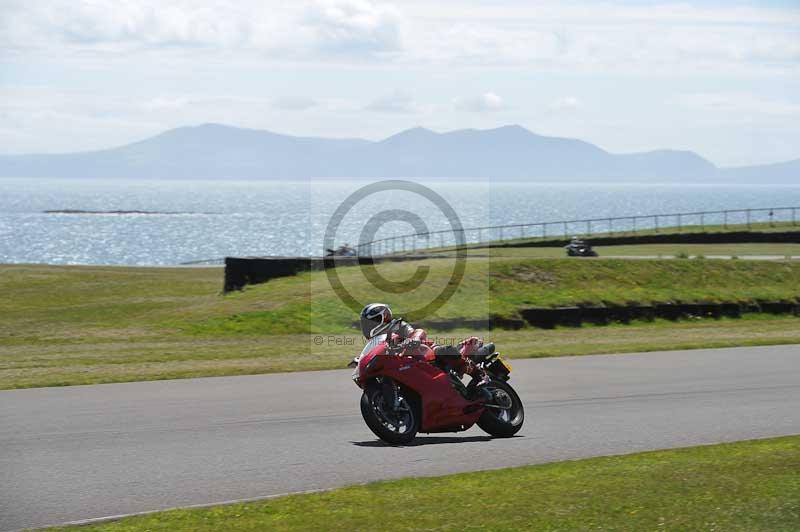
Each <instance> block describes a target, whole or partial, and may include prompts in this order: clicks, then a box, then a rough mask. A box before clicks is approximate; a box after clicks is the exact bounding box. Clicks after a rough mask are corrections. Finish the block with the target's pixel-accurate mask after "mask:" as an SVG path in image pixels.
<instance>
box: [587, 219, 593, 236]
mask: <svg viewBox="0 0 800 532" xmlns="http://www.w3.org/2000/svg"><path fill="white" fill-rule="evenodd" d="M586 236H592V221H591V220H586Z"/></svg>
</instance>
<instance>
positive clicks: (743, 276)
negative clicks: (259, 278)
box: [0, 257, 800, 389]
mask: <svg viewBox="0 0 800 532" xmlns="http://www.w3.org/2000/svg"><path fill="white" fill-rule="evenodd" d="M425 263H426V264H427V265H428V266H430V268H431V270H430V277H429V279H428V281H426V283H425V285H424V286H423V288H422V289H417V290H413V291H411V292H409V293H408V294H400V295H398V294H385V293H383V292H379V291H377V290H375V289H374V288H372V287H371V286H370V285H369V284H368V283H366V281H364V279H363V276H362V274H361V272H360V270H359V269H358V268H353V267H351V268H342V269H340V275H341V278H342V280H343V282H344V283H345V285H346V286H348V287H349V288H351V291H352V292H353V293H354V294H355V295H356V297H358V298H360V299H362V300H373V299H374V300H385V301H387V302H389V303H391V304H392V305H393V306H394V307H395V309H396V310H397V311H398V312H399V313H401V314H402V313H405V311H407V310H408V309H409V308H411V307H413V306H417V305H420V304H422V303H424V302H426V301H428V300H429V299H430V297H431V296H430V291H438V290H439V289H441V288H442V286H444V284H445V283H446V282H447V281H448V280H449V276H450V267H451V264H450V262H449V261H447V260H430V261H425ZM415 267H416V264H415V263H403V264H398V263H394V264H385V265H381V266H380V267H379V269H380V271H381V272H382V273H383V274H385V275H386V276H387V277H391V278H394V279H402V278H405V277H408V274H409V272H410V271H412V270H413V268H415ZM221 283H222V270H221V269H220V268H171V269H170V268H116V267H57V266H0V291H2V293H3V294H5V297H4V298H2V299H0V316H2V319H1V320H0V389H3V388H22V387H35V386H58V385H71V384H93V383H101V382H121V381H135V380H152V379H166V378H185V377H199V376H215V375H236V374H252V373H264V372H276V371H302V370H312V369H328V368H338V367H342V364H344V363H345V362H346V361H347V360H348V359H349V358H350V357H351V356H352V355H353V354H354V352H357V351H358V350H360V347H359V342H360V340H359V339H358V336H357V334H356V331H355V330H354V329H353V328H352V326H351V324H352V322H353V321H354V320H355V319H356V315H355V314H354V313H353V312H352V311H351V310H350V309H348V308H347V307H345V305H344V304H343V303H341V302H340V301H339V299H338V298H337V297H336V295H335V294H334V293H333V292H332V290H331V288H330V285H329V283H328V281H327V278H326V277H325V274H324V273H323V272H314V273H307V274H303V275H299V276H297V277H290V278H283V279H276V280H273V281H270V282H269V283H266V284H263V285H258V286H253V287H248V289H246V290H244V291H243V292H239V293H234V294H230V295H227V296H223V295H221V293H220V292H221V290H220V289H221ZM799 296H800V263H796V262H746V261H731V260H729V261H710V260H709V261H696V260H690V261H655V260H654V261H623V260H604V261H584V260H567V259H542V260H534V259H524V258H513V257H510V258H502V259H488V258H472V259H470V260H469V261H468V265H467V273H466V276H465V278H464V281H463V282H462V284H461V285H460V286H459V288H458V291H457V292H456V294H455V296H454V297H453V298H452V299H451V300H450V301H449V302H448V304H447V305H445V306H444V307H443V308H442V309H440V310H439V312H437V313H436V315H435V316H430V317H428V318H429V319H431V318H456V317H465V318H485V317H486V316H488V315H489V314H490V313H491V314H500V315H506V316H514V315H515V314H516V313H517V310H518V308H519V307H521V306H526V305H545V306H558V305H571V304H623V303H626V302H632V301H636V302H656V301H699V300H703V301H717V300H725V301H753V300H757V299H768V300H775V299H794V298H797V297H799ZM425 321H426V320H421V321H420V325H423V326H424V325H425ZM798 323H800V320H798V318H794V317H769V318H767V317H760V316H759V317H748V318H743V319H741V320H719V321H714V320H707V321H691V322H678V323H670V322H655V323H642V324H635V325H631V326H608V327H603V328H602V329H601V328H597V327H584V328H581V329H556V330H553V331H543V330H537V329H533V328H525V329H523V330H521V331H492V332H488V331H484V332H480V331H479V333H480V334H482V335H484V336H486V337H487V338H490V339H493V340H495V341H497V343H498V345H499V347H500V348H501V350H502V351H503V352H504V353H506V354H508V355H510V356H511V357H516V358H522V357H539V356H555V355H577V354H592V353H612V352H625V351H648V350H661V349H682V348H687V349H688V348H697V347H716V346H732V345H768V344H779V343H800V327H798ZM434 332H435V331H434ZM468 332H472V331H460V332H459V333H452V334H451V333H447V334H446V335H445V336H448V337H453V336H458V335H461V336H464V335H465V334H467V333H468ZM318 334H320V335H329V334H332V335H338V336H337V337H339V338H347V339H349V340H350V341H351V343H350V345H336V344H335V343H330V342H328V340H327V339H326V340H324V341H323V343H322V345H318V344H316V343H315V342H314V341H313V339H314V336H315V335H318Z"/></svg>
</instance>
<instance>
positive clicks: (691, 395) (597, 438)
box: [0, 345, 800, 530]
mask: <svg viewBox="0 0 800 532" xmlns="http://www.w3.org/2000/svg"><path fill="white" fill-rule="evenodd" d="M346 362H347V357H346V356H345V355H343V359H342V363H343V364H345V363H346ZM513 366H514V372H513V373H512V379H511V384H512V385H513V386H515V387H516V389H517V390H518V391H519V393H520V396H521V397H522V400H523V402H524V404H525V408H526V421H525V426H524V427H523V429H522V431H521V432H520V435H519V436H518V437H515V438H512V439H507V440H501V439H496V440H492V439H490V438H488V437H487V436H486V435H485V434H484V433H483V432H481V431H480V429H478V428H473V429H471V430H469V431H467V432H465V433H460V434H444V435H430V436H425V435H422V436H420V437H419V438H418V439H417V440H416V445H412V446H408V447H389V446H385V445H383V444H381V443H379V442H378V441H376V439H375V437H374V436H373V435H372V433H371V432H370V431H369V430H368V429H367V427H366V426H365V425H364V422H363V421H362V419H361V414H360V412H359V409H358V400H359V394H360V391H359V390H358V389H357V388H356V387H355V386H354V385H353V384H352V382H351V380H350V371H348V370H342V371H321V372H313V373H294V374H276V375H256V376H245V377H220V378H209V379H193V380H175V381H159V382H140V383H130V384H106V385H98V386H74V387H66V388H41V389H30V390H13V391H2V392H0V530H13V529H20V528H24V527H38V526H44V525H50V524H58V523H64V522H69V521H76V520H84V519H91V518H99V517H105V516H112V515H119V514H127V513H133V512H142V511H151V510H158V509H164V508H170V507H176V506H187V505H197V504H206V503H214V502H223V501H231V500H236V499H245V498H253V497H263V496H269V495H276V494H282V493H289V492H297V491H304V490H312V489H321V488H331V487H335V486H343V485H347V484H354V483H362V482H368V481H372V480H378V479H388V478H398V477H407V476H414V475H442V474H446V473H455V472H460V471H469V470H475V469H490V468H499V467H506V466H515V465H522V464H530V463H537V462H547V461H555V460H565V459H573V458H581V457H589V456H596V455H608V454H620V453H629V452H634V451H642V450H648V449H660V448H666V447H680V446H689V445H696V444H705V443H714V442H721V441H731V440H742V439H749V438H761V437H768V436H777V435H786V434H798V433H800V346H796V345H794V346H778V347H755V348H735V349H716V350H694V351H674V352H660V353H647V354H634V355H609V356H584V357H565V358H550V359H539V360H518V361H514V362H513Z"/></svg>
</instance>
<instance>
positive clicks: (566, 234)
mask: <svg viewBox="0 0 800 532" xmlns="http://www.w3.org/2000/svg"><path fill="white" fill-rule="evenodd" d="M564 238H565V239H567V238H569V229H567V222H564Z"/></svg>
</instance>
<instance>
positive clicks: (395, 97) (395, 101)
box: [364, 91, 423, 113]
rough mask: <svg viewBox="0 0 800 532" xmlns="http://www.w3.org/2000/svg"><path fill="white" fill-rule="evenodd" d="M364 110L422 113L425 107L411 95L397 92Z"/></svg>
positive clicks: (378, 100) (376, 101) (370, 104)
mask: <svg viewBox="0 0 800 532" xmlns="http://www.w3.org/2000/svg"><path fill="white" fill-rule="evenodd" d="M364 109H365V110H367V111H377V112H381V113H416V112H419V111H422V110H423V106H421V105H419V104H418V103H417V102H415V101H414V97H413V96H412V95H411V94H410V93H407V92H403V91H396V92H394V93H393V94H390V95H389V96H385V97H383V98H378V99H377V100H375V101H373V102H371V103H369V104H368V105H366V106H365V107H364Z"/></svg>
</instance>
